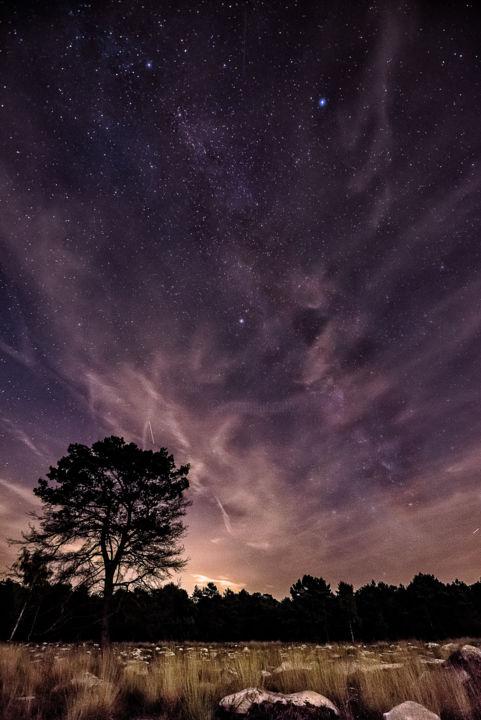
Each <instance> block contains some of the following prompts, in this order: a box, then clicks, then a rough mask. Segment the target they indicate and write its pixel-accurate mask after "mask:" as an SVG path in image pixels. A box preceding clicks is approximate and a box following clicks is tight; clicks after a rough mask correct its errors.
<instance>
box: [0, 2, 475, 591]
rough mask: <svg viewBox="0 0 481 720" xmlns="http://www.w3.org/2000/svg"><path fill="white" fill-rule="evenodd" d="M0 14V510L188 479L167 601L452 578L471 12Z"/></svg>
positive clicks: (463, 554)
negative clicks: (124, 451) (115, 451)
mask: <svg viewBox="0 0 481 720" xmlns="http://www.w3.org/2000/svg"><path fill="white" fill-rule="evenodd" d="M15 5H16V4H12V7H11V8H10V9H8V8H5V6H4V7H3V11H2V13H3V14H2V17H1V20H2V22H1V26H0V33H1V44H0V48H1V53H0V62H1V65H2V72H1V84H0V113H1V124H2V133H1V136H0V143H1V154H0V184H1V195H0V197H1V203H2V211H1V214H0V233H1V235H0V253H1V254H0V308H1V313H0V322H1V325H0V331H1V332H0V393H1V395H0V397H1V400H0V403H1V404H0V447H1V453H0V497H1V504H0V512H1V522H2V537H3V539H4V540H3V543H2V561H3V563H4V564H5V563H7V562H8V561H9V559H11V557H12V552H13V551H12V549H11V548H8V547H7V546H6V543H5V538H6V537H11V536H18V535H19V533H20V531H21V529H22V528H26V524H27V515H26V513H27V512H28V511H29V510H32V509H34V508H35V502H34V496H33V494H32V492H31V490H32V488H33V487H34V485H35V484H36V481H37V479H38V477H40V476H42V475H44V474H45V472H46V471H47V470H48V467H49V465H50V464H54V463H55V462H56V460H57V459H59V458H60V457H61V456H62V455H63V454H65V452H66V449H67V446H68V444H69V443H70V442H82V443H86V444H89V445H90V444H91V443H92V442H94V441H95V440H97V439H101V438H103V437H105V436H106V435H111V434H116V435H122V436H124V437H125V438H126V439H127V440H129V441H130V440H132V441H134V442H136V443H138V444H140V445H142V446H143V447H145V448H152V447H159V446H161V445H162V446H165V447H167V448H168V449H169V451H170V452H172V453H173V454H174V457H175V460H176V462H177V464H180V463H184V462H190V463H191V472H190V478H191V489H190V491H189V494H190V498H191V499H192V501H193V504H192V507H191V508H190V510H189V512H188V516H187V524H188V527H189V531H188V534H187V536H186V539H185V547H186V555H188V557H189V558H190V561H189V564H188V566H187V568H186V570H185V571H184V572H183V575H182V580H181V581H182V584H183V586H184V587H186V588H187V589H189V590H191V589H192V587H193V585H194V584H195V583H196V582H200V583H201V582H205V581H207V580H208V579H213V580H214V581H215V582H216V583H217V584H218V586H219V588H221V589H222V588H224V587H226V586H227V585H230V586H231V587H233V588H234V589H239V588H241V587H246V588H247V589H248V590H250V591H254V590H258V591H262V592H270V593H273V594H275V595H278V596H282V595H284V594H286V593H287V591H288V589H289V585H290V584H292V583H293V582H294V581H295V580H296V579H297V578H298V577H300V576H301V575H302V574H304V573H310V574H312V575H316V576H323V577H325V578H326V579H327V580H328V581H329V582H331V583H333V584H336V583H337V582H338V581H339V580H341V579H343V580H345V581H347V582H351V583H354V585H356V586H357V585H359V584H361V583H364V582H368V581H370V580H371V578H374V579H376V580H384V581H386V582H394V583H399V582H408V581H409V580H410V578H411V577H412V576H413V575H414V574H415V573H416V572H419V571H423V572H433V573H435V574H436V575H437V576H438V577H440V578H441V579H443V580H449V579H454V578H455V577H460V578H461V579H463V580H466V581H469V582H473V581H474V580H476V579H478V577H479V573H480V571H479V543H480V542H481V537H480V536H479V535H478V534H477V533H476V532H475V531H476V529H477V528H478V527H479V525H480V524H481V488H480V486H479V472H480V465H481V450H480V435H481V402H480V400H481V398H480V395H481V364H480V357H481V336H480V329H481V273H480V271H481V244H480V228H481V221H480V220H481V217H480V216H481V203H480V184H481V170H480V165H479V163H478V160H479V148H480V139H481V131H480V128H481V123H480V117H481V88H480V65H481V63H480V55H479V46H480V43H479V38H480V37H481V34H480V31H481V25H480V23H479V21H478V16H477V13H476V9H475V3H459V4H453V7H452V8H451V9H446V8H445V9H444V10H440V9H435V6H434V5H433V6H430V5H429V4H428V3H419V4H415V3H414V4H406V3H404V2H401V3H396V4H392V5H389V4H388V3H379V4H376V3H374V2H373V3H355V4H350V5H349V7H348V6H347V5H346V6H345V7H344V4H342V3H335V4H333V6H332V7H331V4H330V3H327V2H326V3H322V2H321V3H320V2H300V1H299V2H295V1H291V2H283V3H271V2H255V1H254V0H251V1H250V2H243V3H242V2H232V3H228V2H198V3H196V2H182V1H181V2H180V3H177V2H172V3H170V2H169V3H168V2H162V3H157V2H153V0H152V2H149V1H148V0H146V2H144V3H143V4H142V5H140V4H137V3H131V2H105V3H98V4H97V3H92V4H91V5H90V4H88V3H78V2H70V3H65V2H57V3H32V4H31V6H30V7H29V6H28V4H27V3H18V5H17V9H16V10H15V9H14V6H15Z"/></svg>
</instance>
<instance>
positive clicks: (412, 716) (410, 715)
mask: <svg viewBox="0 0 481 720" xmlns="http://www.w3.org/2000/svg"><path fill="white" fill-rule="evenodd" d="M383 718H384V720H440V717H439V715H436V713H433V712H431V710H428V709H427V708H425V707H424V706H423V705H419V703H417V702H413V701H412V700H408V701H407V702H403V703H401V704H400V705H396V707H393V708H392V710H390V711H389V712H387V713H384V715H383Z"/></svg>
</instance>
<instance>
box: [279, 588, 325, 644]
mask: <svg viewBox="0 0 481 720" xmlns="http://www.w3.org/2000/svg"><path fill="white" fill-rule="evenodd" d="M290 593H291V596H292V602H293V604H294V607H295V608H296V609H297V610H298V611H300V613H302V615H303V616H304V622H303V626H304V627H303V632H306V631H307V632H310V633H311V634H312V635H313V636H315V638H316V639H318V640H320V639H323V640H325V641H326V642H329V620H330V616H331V615H332V609H333V603H334V600H335V598H334V595H333V594H332V592H331V586H330V585H329V584H328V583H326V581H325V580H324V578H315V577H312V576H311V575H304V576H303V578H302V580H298V581H297V582H296V583H295V584H294V585H293V586H292V587H291V590H290ZM321 628H322V629H321Z"/></svg>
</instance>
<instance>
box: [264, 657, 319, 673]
mask: <svg viewBox="0 0 481 720" xmlns="http://www.w3.org/2000/svg"><path fill="white" fill-rule="evenodd" d="M312 668H313V665H312V663H309V664H306V663H298V664H296V663H292V662H290V661H289V660H284V662H281V664H280V665H279V667H276V669H275V670H273V671H272V672H273V673H282V672H292V671H294V670H312Z"/></svg>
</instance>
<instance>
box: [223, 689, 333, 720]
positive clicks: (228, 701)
mask: <svg viewBox="0 0 481 720" xmlns="http://www.w3.org/2000/svg"><path fill="white" fill-rule="evenodd" d="M219 710H220V712H218V713H217V717H221V718H222V717H229V716H232V715H234V716H235V715H246V716H248V717H249V718H252V717H266V718H267V717H271V716H272V717H274V716H275V717H276V718H282V717H286V718H287V717H289V718H294V717H295V718H303V717H310V718H316V717H320V718H322V719H323V720H324V718H326V719H327V718H335V717H337V716H338V715H339V710H338V709H337V707H336V706H335V705H334V703H332V702H331V701H330V700H329V699H328V698H326V697H324V695H320V694H319V693H316V692H314V691H313V690H302V691H301V692H296V693H290V694H284V693H277V692H271V691H268V690H263V689H260V688H255V687H251V688H247V689H245V690H241V691H240V692H237V693H234V694H233V695H226V697H224V698H222V700H220V701H219ZM294 710H295V712H294ZM264 711H265V712H264Z"/></svg>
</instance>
